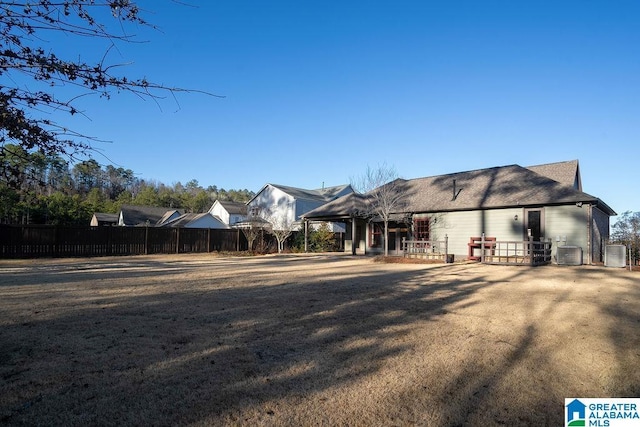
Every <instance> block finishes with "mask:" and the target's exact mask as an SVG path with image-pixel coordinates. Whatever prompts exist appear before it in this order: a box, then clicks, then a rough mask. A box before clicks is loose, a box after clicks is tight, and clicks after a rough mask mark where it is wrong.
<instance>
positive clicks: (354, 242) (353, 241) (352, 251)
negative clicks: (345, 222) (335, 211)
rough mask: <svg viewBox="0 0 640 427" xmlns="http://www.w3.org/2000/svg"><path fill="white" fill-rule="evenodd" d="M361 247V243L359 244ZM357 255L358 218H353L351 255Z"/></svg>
mask: <svg viewBox="0 0 640 427" xmlns="http://www.w3.org/2000/svg"><path fill="white" fill-rule="evenodd" d="M358 245H360V242H358ZM355 254H356V217H355V216H352V217H351V255H355Z"/></svg>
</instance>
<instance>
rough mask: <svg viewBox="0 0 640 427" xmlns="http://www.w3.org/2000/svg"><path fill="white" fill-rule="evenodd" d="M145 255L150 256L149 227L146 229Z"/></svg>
mask: <svg viewBox="0 0 640 427" xmlns="http://www.w3.org/2000/svg"><path fill="white" fill-rule="evenodd" d="M144 254H145V255H149V227H148V226H147V227H145V228H144Z"/></svg>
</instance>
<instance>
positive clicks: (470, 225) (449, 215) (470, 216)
mask: <svg viewBox="0 0 640 427" xmlns="http://www.w3.org/2000/svg"><path fill="white" fill-rule="evenodd" d="M515 215H518V220H517V221H516V220H515V219H514V216H515ZM424 217H431V218H433V219H436V222H435V223H434V224H433V225H432V228H431V238H432V239H433V240H442V239H444V236H445V235H447V236H448V237H449V253H452V254H454V255H455V257H456V259H461V258H465V257H466V256H467V255H468V254H469V246H468V243H469V239H470V238H471V237H480V236H481V235H482V233H483V232H484V233H485V236H487V237H495V238H496V239H497V240H507V241H508V240H522V239H523V229H522V209H521V208H514V209H493V210H484V211H464V212H444V213H436V214H417V215H415V216H414V218H424Z"/></svg>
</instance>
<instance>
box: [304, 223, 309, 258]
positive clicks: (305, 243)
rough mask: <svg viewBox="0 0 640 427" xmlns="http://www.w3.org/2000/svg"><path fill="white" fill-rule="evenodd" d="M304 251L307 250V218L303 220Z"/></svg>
mask: <svg viewBox="0 0 640 427" xmlns="http://www.w3.org/2000/svg"><path fill="white" fill-rule="evenodd" d="M304 251H305V252H309V220H308V219H305V220H304Z"/></svg>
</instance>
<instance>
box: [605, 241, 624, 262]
mask: <svg viewBox="0 0 640 427" xmlns="http://www.w3.org/2000/svg"><path fill="white" fill-rule="evenodd" d="M604 265H605V266H606V267H626V266H627V247H626V246H625V245H607V246H605V247H604Z"/></svg>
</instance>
